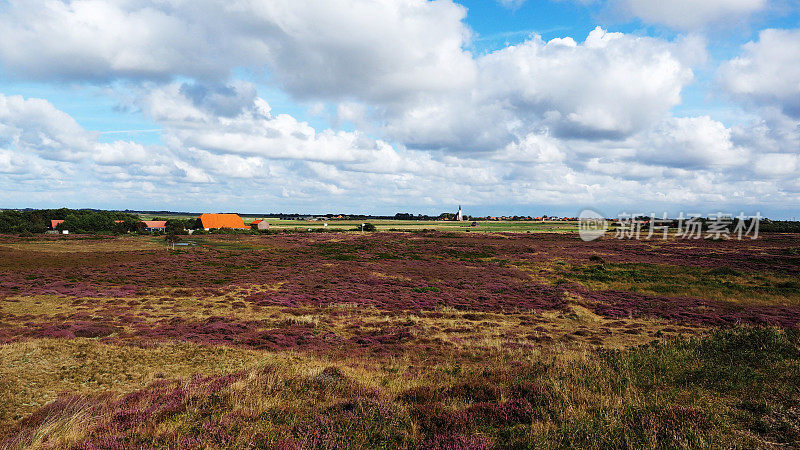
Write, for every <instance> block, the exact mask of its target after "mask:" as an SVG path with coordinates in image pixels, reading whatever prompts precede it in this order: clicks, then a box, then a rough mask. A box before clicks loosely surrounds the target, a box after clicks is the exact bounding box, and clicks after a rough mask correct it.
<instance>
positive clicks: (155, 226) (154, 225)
mask: <svg viewBox="0 0 800 450" xmlns="http://www.w3.org/2000/svg"><path fill="white" fill-rule="evenodd" d="M142 223H143V224H144V231H166V230H167V221H166V220H143V221H142Z"/></svg>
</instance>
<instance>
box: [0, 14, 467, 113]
mask: <svg viewBox="0 0 800 450" xmlns="http://www.w3.org/2000/svg"><path fill="white" fill-rule="evenodd" d="M465 15H466V10H465V9H464V8H463V7H461V6H460V5H457V4H455V3H453V2H452V1H450V0H437V1H431V2H429V1H427V0H379V1H372V0H335V1H326V2H318V1H313V0H278V1H269V2H266V1H261V0H244V1H239V2H219V1H216V0H173V1H169V2H165V1H159V0H110V1H99V0H72V1H64V0H9V1H7V2H3V3H2V4H0V35H2V36H3V39H2V40H0V60H2V63H3V67H4V68H5V70H7V71H9V72H11V73H12V74H17V75H18V76H21V77H27V78H36V79H40V80H52V79H59V80H84V81H97V80H101V81H105V80H114V79H118V78H127V79H135V80H139V79H146V80H165V79H166V80H169V79H173V78H174V77H176V76H184V77H190V78H194V79H200V80H204V81H218V82H219V81H225V80H226V79H227V78H228V77H229V75H230V73H231V72H232V70H234V69H236V68H249V69H253V70H255V71H256V72H261V71H263V70H266V71H268V72H269V74H270V75H271V76H272V77H273V78H274V79H275V80H277V81H278V82H279V83H280V84H281V85H282V86H283V87H284V88H285V89H287V90H288V91H289V92H291V93H292V94H294V95H295V96H297V97H302V98H308V97H320V98H329V99H345V98H347V97H350V96H355V97H358V98H363V99H369V100H373V101H375V100H381V101H388V100H392V99H394V98H396V97H398V96H405V95H409V93H413V92H418V91H426V90H437V91H438V90H442V89H445V90H446V89H450V88H453V87H457V86H459V85H460V84H463V83H467V82H469V80H470V78H471V77H472V76H473V70H474V68H473V65H474V64H473V61H472V58H471V56H470V55H469V53H467V52H464V51H463V50H462V47H463V46H464V45H465V43H467V42H468V41H469V39H470V30H469V28H468V27H467V26H466V25H464V23H463V22H462V19H463V18H464V16H465Z"/></svg>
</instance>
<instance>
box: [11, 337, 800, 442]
mask: <svg viewBox="0 0 800 450" xmlns="http://www.w3.org/2000/svg"><path fill="white" fill-rule="evenodd" d="M798 337H799V336H798V334H797V333H796V332H792V331H779V330H776V329H737V330H727V331H719V332H715V333H712V334H711V335H709V336H706V337H703V338H694V339H683V340H675V341H671V342H665V343H661V344H654V345H649V346H644V347H640V348H636V349H632V350H628V351H624V352H608V353H598V354H594V355H585V356H584V357H583V358H575V357H574V356H567V355H563V356H559V355H556V356H554V357H553V358H549V357H548V358H544V359H542V358H539V357H536V356H533V355H531V354H530V353H528V354H527V355H525V354H523V353H509V354H498V355H497V359H496V360H494V361H493V362H494V363H493V364H486V362H485V361H472V362H470V361H469V360H467V359H463V360H461V361H459V362H458V364H457V365H453V362H444V361H443V362H440V363H437V364H434V365H431V366H430V367H427V368H423V369H422V370H423V371H424V373H423V376H420V377H417V378H416V380H417V381H416V382H417V383H423V384H421V385H419V386H418V387H416V388H411V389H406V390H405V391H400V392H398V391H397V388H396V387H395V388H393V387H392V386H397V387H400V386H402V384H401V383H399V381H400V380H401V379H403V378H404V377H405V375H403V374H398V373H394V372H392V371H386V370H383V371H381V370H380V369H376V370H379V372H377V373H371V374H366V373H365V372H364V371H363V370H360V369H359V370H357V371H356V370H355V369H348V370H342V369H341V368H339V367H335V366H328V367H325V368H322V369H320V368H315V369H307V368H306V369H300V368H295V369H293V368H291V367H289V366H286V365H283V364H277V365H266V366H261V367H258V368H254V369H250V370H244V371H237V372H233V373H229V374H225V375H218V376H204V375H195V376H192V377H189V378H187V379H183V380H173V379H164V380H157V381H155V382H152V383H150V384H149V385H148V386H147V387H145V388H143V389H141V390H138V391H134V392H131V393H128V394H113V393H107V394H102V395H98V396H75V395H65V396H61V397H59V398H58V399H57V400H56V401H55V402H54V403H52V404H50V405H48V406H45V407H43V408H41V409H40V410H39V411H37V412H36V413H34V414H33V415H31V416H29V417H27V418H25V419H24V420H22V421H21V422H20V423H19V424H18V425H17V426H16V427H15V428H14V429H13V430H11V432H10V433H8V435H7V437H6V439H5V441H4V442H3V445H4V446H6V447H9V448H23V447H27V446H40V447H42V446H44V447H46V446H57V447H71V448H152V447H154V446H156V447H169V448H244V447H248V448H249V447H268V448H340V447H342V446H347V447H358V448H368V447H369V448H372V447H392V448H447V449H482V448H495V447H523V448H528V447H544V446H546V447H551V448H552V447H558V448H574V447H587V446H588V447H591V448H619V447H628V446H630V447H636V448H650V447H669V448H672V447H680V446H681V445H686V446H690V447H708V446H712V447H730V446H733V447H740V446H745V445H747V446H757V444H758V443H759V442H767V441H769V442H773V443H777V444H782V445H791V443H792V442H794V440H796V439H797V438H798V437H800V434H798V430H797V428H796V426H795V427H793V426H792V424H791V422H790V420H791V419H792V418H796V416H793V415H792V414H793V413H792V412H791V411H792V409H791V408H792V407H793V406H792V405H796V402H797V401H798V400H800V398H798V393H797V390H796V388H795V387H796V383H797V382H800V379H799V378H798V373H797V371H796V370H795V368H796V366H797V364H798V363H800V342H799V341H798ZM755 350H757V352H755ZM721 351H724V352H721ZM688 361H691V362H692V363H691V364H688V363H687V362H688ZM756 373H757V374H759V375H758V376H759V380H760V382H759V383H758V384H754V383H752V382H751V380H752V374H756ZM355 374H360V376H359V375H355ZM748 374H750V375H751V376H748ZM375 375H377V378H373V376H375ZM688 379H691V380H692V381H691V382H690V383H687V382H686V380H688ZM700 386H702V391H700V390H698V389H699V387H700ZM423 388H424V389H423ZM412 392H414V393H412ZM422 392H427V394H421V393H422ZM698 395H702V396H703V401H702V402H698V401H697V400H696V398H697V396H698ZM748 396H758V397H759V398H763V399H764V400H763V401H764V402H765V403H764V404H763V405H762V406H757V405H753V404H751V403H747V402H742V401H741V399H742V398H746V397H748ZM767 420H769V421H773V422H769V423H768V422H766V421H767ZM759 421H761V422H760V424H759ZM749 424H752V425H749Z"/></svg>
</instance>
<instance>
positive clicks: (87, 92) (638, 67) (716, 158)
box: [0, 0, 800, 218]
mask: <svg viewBox="0 0 800 450" xmlns="http://www.w3.org/2000/svg"><path fill="white" fill-rule="evenodd" d="M798 61H800V2H798V1H797V0H774V1H773V0H702V1H697V0H669V1H665V0H528V1H525V0H497V1H491V0H475V1H451V0H434V1H427V0H316V1H315V0H224V1H223V0H0V207H60V206H68V207H96V208H114V209H125V208H130V209H158V210H161V209H170V210H182V211H186V210H189V211H240V212H280V211H284V212H308V213H314V212H319V213H322V212H363V213H374V214H394V213H395V212H414V213H439V212H442V211H450V210H453V209H454V208H455V207H456V205H458V204H462V205H464V207H465V212H466V213H468V214H475V215H478V214H481V215H484V214H493V215H499V214H525V215H528V214H532V215H539V214H548V213H550V214H564V215H574V214H577V212H578V211H580V210H581V209H583V208H585V207H592V208H594V209H596V210H599V211H601V212H603V213H604V214H605V215H607V216H613V215H616V214H618V213H620V212H623V211H625V212H644V213H649V212H659V213H661V212H664V211H667V212H670V214H675V213H677V212H679V211H685V212H687V213H695V212H698V213H703V214H708V213H716V212H718V211H722V212H731V213H734V214H738V213H739V212H740V211H743V212H745V213H747V214H754V213H755V212H757V211H758V212H761V213H762V214H766V215H768V216H772V217H783V218H791V217H800V176H798V175H800V62H798Z"/></svg>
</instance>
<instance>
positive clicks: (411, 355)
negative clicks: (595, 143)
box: [0, 232, 800, 449]
mask: <svg viewBox="0 0 800 450" xmlns="http://www.w3.org/2000/svg"><path fill="white" fill-rule="evenodd" d="M53 239H54V238H52V237H46V238H42V239H39V238H35V239H21V238H17V237H8V236H0V256H1V257H0V350H2V351H3V352H4V353H3V354H8V355H12V354H13V355H16V356H15V357H14V358H6V359H7V361H5V360H4V361H0V370H1V372H0V373H2V374H3V375H4V377H3V379H0V388H2V389H8V390H9V391H10V390H12V389H13V390H14V391H15V393H11V392H3V397H2V398H3V399H5V400H6V402H7V403H9V404H19V405H25V406H20V407H18V408H17V409H13V408H12V407H3V408H0V439H2V435H3V434H5V435H6V436H8V440H7V441H5V442H6V443H7V444H8V445H11V446H12V447H25V446H28V445H33V446H37V445H38V446H51V447H72V448H115V447H116V448H150V447H152V446H162V447H169V448H229V447H266V448H334V447H341V446H345V445H349V446H357V447H376V446H380V445H386V446H392V447H398V448H412V447H423V448H449V449H462V448H463V449H468V448H476V449H478V448H490V447H496V446H499V447H511V446H517V447H536V446H538V447H552V446H563V447H585V446H587V445H590V444H592V445H596V446H598V447H620V446H633V447H653V446H664V447H672V446H710V445H709V443H719V442H734V441H735V442H734V443H736V444H738V445H740V446H741V445H745V444H747V445H749V446H755V447H758V442H760V441H759V439H761V437H764V439H765V441H769V442H784V443H790V442H795V441H796V440H797V439H796V435H800V430H798V431H797V433H795V431H792V430H795V428H796V427H795V428H792V425H791V424H792V423H793V422H792V420H793V418H795V415H796V414H795V412H794V411H795V409H793V408H795V407H794V406H792V405H796V404H800V403H798V402H797V399H796V392H794V391H789V390H787V388H786V386H796V385H798V384H800V380H794V378H792V377H793V376H794V375H792V372H791V371H790V370H789V369H791V368H796V367H797V362H796V360H797V351H796V347H797V346H796V335H795V334H793V333H797V329H798V324H800V290H799V289H798V288H800V286H798V285H797V279H798V275H799V274H798V267H800V257H798V254H800V251H798V249H800V241H799V240H798V239H797V238H796V237H793V236H790V235H765V237H764V238H763V239H760V240H758V241H706V240H700V241H666V242H664V241H654V242H642V241H618V240H610V239H606V240H600V241H595V242H591V243H585V242H583V241H581V240H579V239H577V238H573V237H571V236H568V235H547V234H510V233H505V234H483V233H481V234H478V233H461V234H454V233H439V232H425V233H408V234H405V233H404V234H399V233H373V234H355V233H330V234H317V233H295V234H292V233H286V234H277V235H253V236H249V235H247V236H244V235H243V236H224V235H220V236H204V237H193V238H190V239H193V240H195V241H196V243H197V244H198V245H196V246H192V247H188V248H186V249H181V250H178V251H170V250H168V249H166V248H157V249H154V248H153V242H152V241H150V240H149V238H146V237H141V238H128V237H126V238H110V237H106V238H102V239H98V240H93V239H92V238H88V237H86V238H69V239H63V240H53ZM116 239H123V241H120V242H124V246H123V247H124V250H120V251H114V250H113V246H114V243H115V242H116ZM136 239H148V240H147V245H143V246H142V247H141V248H138V247H136V245H135V244H136V242H137V240H136ZM42 242H45V243H47V244H48V245H49V244H57V247H49V246H48V245H44V244H42ZM143 242H144V241H143ZM81 245H87V246H96V248H97V250H96V251H80V249H79V246H81ZM56 248H57V251H56ZM73 250H74V251H73ZM718 327H722V328H726V329H727V328H731V330H729V331H727V332H726V333H732V336H734V337H735V336H740V335H741V336H744V337H746V338H747V339H752V340H753V342H757V343H758V345H757V346H753V345H751V344H752V343H749V342H747V341H746V340H743V339H744V338H742V339H739V338H730V336H731V335H725V334H723V335H716V334H714V333H717V332H715V331H713V330H715V329H716V328H718ZM750 327H756V328H750ZM764 327H767V328H764ZM769 327H775V328H769ZM709 332H711V333H712V335H713V336H716V337H713V336H712V337H711V338H705V339H707V340H705V341H696V340H692V339H689V340H686V339H685V337H686V336H698V335H705V334H707V333H709ZM737 333H738V334H737ZM720 336H722V337H720ZM725 336H728V337H725ZM793 336H794V337H793ZM40 342H48V343H52V342H63V343H64V347H65V348H68V349H73V350H70V351H71V352H72V353H69V354H64V355H62V356H61V357H60V358H59V359H57V360H53V362H52V364H50V365H49V366H47V367H45V366H44V365H43V364H45V363H42V361H49V360H47V359H46V358H45V359H42V355H41V354H38V353H36V352H35V351H32V350H30V349H36V348H37V345H38V344H39V343H40ZM709 343H710V344H709ZM48 345H51V344H48ZM81 346H83V347H81ZM166 346H175V347H176V348H180V349H184V350H185V349H186V348H193V349H195V350H193V353H191V354H192V355H194V356H192V358H191V359H190V358H189V357H188V356H187V354H186V353H185V352H184V353H181V352H178V353H175V358H176V359H178V361H172V360H171V357H170V356H169V352H168V351H166V350H164V348H166ZM79 347H81V348H94V349H98V348H103V349H105V350H103V351H104V352H108V354H111V355H114V356H113V357H112V358H111V360H114V361H116V362H115V363H114V365H113V366H112V367H111V368H106V366H104V363H105V361H99V359H102V358H98V357H96V356H95V357H87V356H86V352H85V351H84V350H78V348H79ZM49 348H50V349H51V350H49V351H51V352H52V351H53V350H52V345H51V346H50V347H49ZM742 349H749V350H747V351H748V352H750V353H753V354H759V355H762V354H765V355H766V354H772V356H770V357H769V358H772V359H769V358H766V359H763V360H762V359H752V358H750V354H749V353H743V352H742ZM65 351H66V350H65ZM736 352H739V353H736ZM765 352H766V353H765ZM770 352H772V353H770ZM731 353H733V354H737V355H739V356H738V358H739V359H738V360H736V359H730V360H728V359H724V358H719V357H718V356H719V355H722V354H725V355H727V354H731ZM773 353H774V354H773ZM151 354H152V355H158V356H153V358H158V361H156V360H153V361H151V362H148V363H147V364H151V363H152V364H154V367H155V366H158V367H159V369H155V368H154V369H153V370H152V371H147V370H143V369H142V368H141V367H140V368H139V369H137V372H136V374H132V373H130V372H128V371H127V369H121V368H122V367H128V366H131V365H134V364H133V361H132V358H135V359H136V360H137V361H136V362H137V363H138V362H139V361H141V360H144V359H145V356H147V355H151ZM203 354H209V355H211V354H213V355H215V356H214V358H216V359H214V360H213V362H207V363H205V364H203V365H202V369H200V370H198V372H202V373H200V374H197V375H196V376H193V377H191V376H189V374H191V373H192V372H191V370H190V369H191V368H192V367H195V365H196V363H195V361H197V358H201V361H202V360H203V359H202V356H198V355H203ZM29 355H30V356H29ZM95 355H96V354H95ZM762 356H763V355H762ZM92 358H94V359H92ZM114 358H116V359H114ZM181 358H183V359H185V361H184V362H185V363H186V364H185V367H183V366H182V368H181V369H180V370H179V371H178V372H174V373H173V372H169V371H166V370H164V369H161V367H169V366H170V364H172V365H173V366H174V364H180V363H181ZM742 359H744V361H745V362H744V366H742V367H739V366H731V364H732V363H733V362H734V361H741V360H742ZM267 360H268V361H269V363H267ZM148 361H149V360H148ZM243 361H248V362H247V363H245V362H243ZM257 361H262V362H261V363H257ZM309 361H314V363H313V364H311V365H308V366H304V365H303V364H309ZM40 363H41V364H42V365H37V364H40ZM47 364H49V363H47ZM109 364H111V361H109ZM51 366H52V367H51ZM140 366H141V364H140ZM295 366H300V368H298V369H297V370H294V369H293V367H295ZM698 366H699V367H702V372H697V370H699V369H696V368H697V367H698ZM198 367H199V366H198ZM716 367H723V368H724V370H717V369H715V368H716ZM232 370H233V373H231V371H232ZM39 372H41V373H42V375H41V377H42V378H43V379H46V380H48V381H47V382H46V383H45V382H41V383H39V382H38V381H34V380H37V379H38V378H37V377H36V375H37V374H38V373H39ZM175 373H177V375H175ZM8 374H12V375H13V377H15V378H13V379H12V378H9V377H8V376H7V375H8ZM765 377H766V378H765ZM770 377H775V378H774V379H773V378H770ZM794 377H795V378H796V376H794ZM9 380H11V381H9ZM14 380H16V381H14ZM154 380H155V381H154ZM654 380H656V381H654ZM687 380H690V381H687ZM764 380H772V381H764ZM777 380H780V381H777ZM787 380H788V381H787ZM148 383H149V384H148ZM31 386H32V387H31ZM76 386H77V387H76ZM700 387H702V388H703V389H704V390H705V391H704V392H707V391H708V390H713V391H714V392H715V394H714V395H715V396H716V397H714V398H715V400H714V401H713V402H712V403H713V405H711V404H705V403H702V404H699V405H698V404H696V402H695V401H694V400H692V399H697V398H703V399H706V398H707V397H708V396H707V395H705V394H703V395H701V394H700V393H698V392H697V389H699V388H700ZM723 387H724V389H728V390H730V391H731V392H734V394H730V395H731V397H730V398H727V397H725V396H726V395H729V394H727V393H725V392H727V391H725V390H724V389H723ZM76 389H79V390H80V392H82V393H85V395H84V394H81V395H75V393H76ZM768 389H772V391H773V392H778V393H779V394H776V395H775V396H773V397H769V396H766V397H764V394H765V393H766V392H769V391H768ZM64 390H67V391H70V392H71V393H72V395H62V396H60V397H59V399H58V400H56V402H55V403H52V404H50V406H45V407H44V409H42V410H40V411H39V412H37V413H36V414H34V415H33V416H26V414H29V413H30V412H31V411H33V409H34V407H35V406H36V405H44V404H46V403H47V402H49V401H52V400H53V399H55V395H56V394H57V393H58V392H61V391H64ZM665 390H666V391H665ZM17 391H19V392H17ZM118 391H119V392H118ZM42 392H46V395H44V394H42ZM712 397H713V396H712ZM717 397H718V399H719V402H717V400H716V399H717ZM762 397H764V398H766V400H764V401H766V402H768V407H767V406H764V405H761V404H749V403H748V404H746V405H744V404H743V405H742V407H741V408H738V406H731V405H737V404H738V403H736V402H740V399H741V398H762ZM704 401H705V400H704ZM715 402H716V403H715ZM792 402H795V403H792ZM621 405H623V406H621ZM730 408H738V409H736V410H735V411H733V412H732V411H731V409H730ZM62 411H63V412H62ZM23 413H24V414H23ZM793 414H794V415H793ZM720 417H725V418H727V419H724V420H722V419H720ZM743 417H744V418H743ZM732 418H735V419H732ZM720 421H721V422H722V424H720ZM10 424H13V425H14V431H13V432H12V431H11V428H9V426H10ZM742 424H748V425H742ZM745 426H746V427H747V428H746V429H742V427H745ZM726 427H727V428H726ZM731 427H733V428H736V427H739V428H738V429H736V430H735V431H737V432H738V434H736V433H732V432H731V430H730V428H731ZM759 427H760V428H759ZM762 430H765V431H762ZM793 433H795V434H793ZM731 436H739V437H737V438H735V439H740V437H741V436H745V438H741V439H740V440H735V439H734V438H732V437H731ZM730 439H734V441H730ZM793 439H794V440H793ZM44 440H47V443H45V442H44ZM598 442H599V443H600V444H596V443H598ZM0 446H1V445H0Z"/></svg>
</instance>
